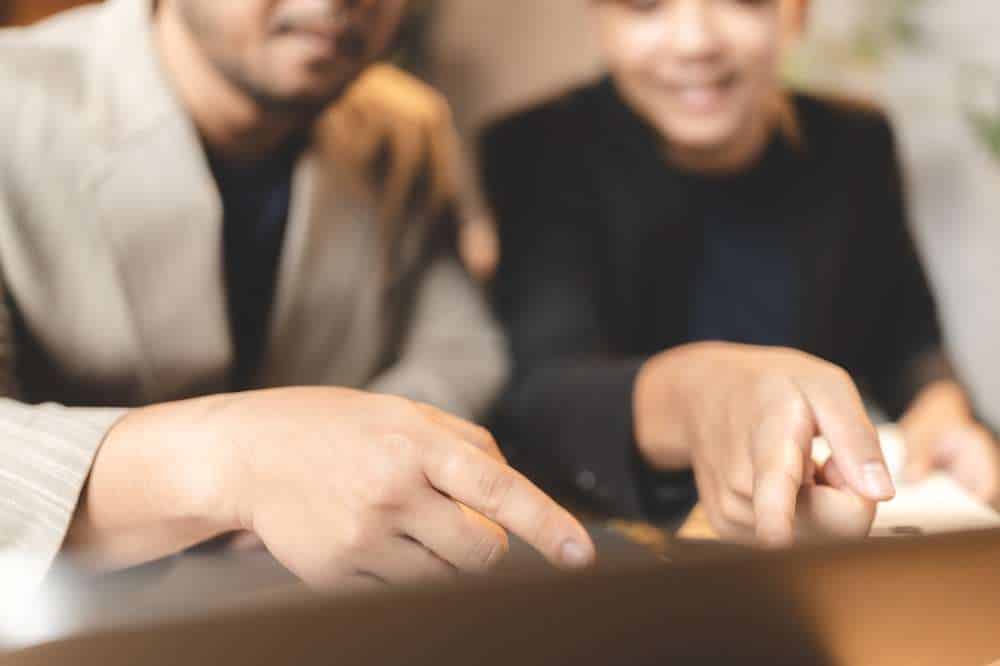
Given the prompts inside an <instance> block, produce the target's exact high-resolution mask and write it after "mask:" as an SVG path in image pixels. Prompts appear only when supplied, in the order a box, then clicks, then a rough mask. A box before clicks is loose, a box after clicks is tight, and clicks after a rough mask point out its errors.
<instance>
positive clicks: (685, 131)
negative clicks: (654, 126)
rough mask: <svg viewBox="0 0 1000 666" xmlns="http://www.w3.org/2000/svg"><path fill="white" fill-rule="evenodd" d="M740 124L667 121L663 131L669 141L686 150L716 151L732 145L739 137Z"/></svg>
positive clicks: (662, 127) (662, 128) (662, 126)
mask: <svg viewBox="0 0 1000 666" xmlns="http://www.w3.org/2000/svg"><path fill="white" fill-rule="evenodd" d="M737 127H738V125H735V124H734V123H730V122H723V123H712V122H703V123H684V124H683V125H680V124H678V123H665V124H663V125H661V131H663V132H664V136H665V137H666V139H667V142H668V143H670V144H672V145H675V146H678V147H680V148H683V149H685V150H691V151H698V152H714V151H718V150H721V149H724V148H725V147H726V146H728V145H731V144H732V143H734V142H735V141H736V139H737V138H738V137H739V130H738V129H737Z"/></svg>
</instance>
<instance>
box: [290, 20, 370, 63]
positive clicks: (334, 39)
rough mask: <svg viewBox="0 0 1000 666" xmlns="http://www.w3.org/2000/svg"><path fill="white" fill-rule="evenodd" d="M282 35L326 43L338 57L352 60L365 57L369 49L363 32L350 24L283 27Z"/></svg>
mask: <svg viewBox="0 0 1000 666" xmlns="http://www.w3.org/2000/svg"><path fill="white" fill-rule="evenodd" d="M281 34H284V35H298V36H300V37H308V38H311V39H314V40H317V41H320V42H324V43H326V44H328V45H329V47H330V49H331V50H332V51H334V52H336V54H337V55H339V56H341V57H345V58H350V59H352V60H356V59H359V58H361V57H363V56H364V55H365V53H366V52H367V47H368V41H367V39H366V37H365V34H364V33H363V31H362V30H361V29H360V28H359V27H357V26H353V25H350V24H348V25H345V24H343V23H332V22H331V23H308V24H307V23H303V24H298V25H286V26H283V27H282V30H281Z"/></svg>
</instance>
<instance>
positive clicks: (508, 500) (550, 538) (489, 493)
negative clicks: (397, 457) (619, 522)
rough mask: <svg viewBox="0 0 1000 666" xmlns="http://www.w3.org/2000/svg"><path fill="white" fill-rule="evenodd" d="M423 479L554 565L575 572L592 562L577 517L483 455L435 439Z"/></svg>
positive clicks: (589, 546) (590, 545) (588, 543)
mask: <svg viewBox="0 0 1000 666" xmlns="http://www.w3.org/2000/svg"><path fill="white" fill-rule="evenodd" d="M424 474H425V475H426V476H427V479H428V481H430V483H431V485H432V486H434V487H435V488H436V489H437V490H438V491H440V492H442V493H444V494H445V495H448V496H449V497H451V498H452V499H454V500H457V501H458V502H461V503H462V504H464V505H466V506H467V507H469V508H470V509H472V510H474V511H476V512H478V513H481V514H482V515H483V516H485V517H486V518H489V519H490V520H492V521H494V522H495V523H497V524H499V525H500V526H501V527H503V528H505V529H507V530H510V531H511V532H513V533H514V534H516V535H517V536H519V537H521V538H522V539H524V540H525V541H526V542H527V543H528V544H529V545H531V546H532V547H534V548H535V549H536V550H538V552H540V553H541V554H542V555H544V556H545V557H546V559H548V560H549V561H550V562H552V563H553V564H555V565H557V566H561V567H566V568H579V567H583V566H587V565H589V564H592V563H593V561H594V559H595V549H594V544H593V542H592V541H591V539H590V535H588V534H587V531H586V530H585V529H584V528H583V526H582V525H580V523H579V522H578V521H577V520H576V518H574V517H573V516H572V515H570V513H569V512H568V511H566V509H564V508H562V507H561V506H559V505H558V504H556V502H555V501H554V500H552V499H551V498H550V497H549V496H548V495H546V494H545V493H543V492H542V491H541V490H539V489H538V488H537V487H536V486H535V485H534V484H533V483H531V482H530V481H529V480H528V479H526V478H525V477H524V476H523V475H521V474H520V473H519V472H517V471H516V470H514V469H513V468H512V467H510V466H508V465H507V464H506V463H504V462H501V461H498V460H496V459H495V458H493V457H491V456H490V455H489V454H487V453H485V452H484V451H482V450H480V449H478V448H476V447H474V446H456V445H454V444H453V443H449V442H447V441H445V440H436V441H435V443H433V444H432V445H431V448H430V451H429V455H428V456H427V457H426V458H425V461H424Z"/></svg>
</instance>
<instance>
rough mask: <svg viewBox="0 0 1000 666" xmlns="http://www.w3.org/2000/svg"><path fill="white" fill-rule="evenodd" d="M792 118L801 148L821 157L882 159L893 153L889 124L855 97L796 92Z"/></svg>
mask: <svg viewBox="0 0 1000 666" xmlns="http://www.w3.org/2000/svg"><path fill="white" fill-rule="evenodd" d="M794 105H795V111H796V116H797V119H798V122H799V126H800V131H801V134H802V139H803V141H804V142H805V148H806V150H809V151H816V152H818V153H820V155H821V156H822V157H824V158H836V157H838V156H842V157H845V158H851V159H854V160H871V159H874V158H879V159H882V160H884V159H885V158H886V157H888V156H892V155H893V154H894V151H895V139H894V135H893V130H892V125H891V122H890V120H889V117H888V116H887V115H886V113H885V112H884V111H883V110H882V109H881V108H880V107H879V106H878V105H876V104H874V103H873V102H870V101H868V100H865V99H863V98H858V97H848V96H842V95H816V94H806V93H797V94H795V96H794Z"/></svg>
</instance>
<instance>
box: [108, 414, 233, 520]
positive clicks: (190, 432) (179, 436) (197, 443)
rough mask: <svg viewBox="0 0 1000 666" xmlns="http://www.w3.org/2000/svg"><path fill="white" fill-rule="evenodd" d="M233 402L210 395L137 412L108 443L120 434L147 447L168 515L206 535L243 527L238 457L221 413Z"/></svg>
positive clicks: (153, 485) (155, 486)
mask: <svg viewBox="0 0 1000 666" xmlns="http://www.w3.org/2000/svg"><path fill="white" fill-rule="evenodd" d="M231 400H232V398H231V397H230V396H224V395H223V396H212V397H208V398H200V399H195V400H188V401H183V402H176V403H169V404H164V405H157V406H154V407H149V408H144V409H141V410H137V411H135V412H133V413H131V414H129V415H127V416H126V417H125V418H124V419H122V420H121V421H120V422H119V423H118V425H116V426H115V428H113V429H112V431H111V432H109V434H108V442H106V445H107V444H109V443H110V444H111V445H114V441H113V440H114V439H115V438H120V439H121V440H122V441H123V442H128V443H129V445H130V446H133V447H142V448H144V449H146V454H145V458H146V460H147V461H148V464H149V468H150V470H151V471H150V474H149V475H147V476H148V477H149V478H150V479H151V480H152V481H151V483H150V490H151V492H155V500H156V503H157V506H159V507H161V509H162V512H163V513H164V516H163V517H164V519H165V520H166V521H168V522H175V523H178V524H185V525H188V526H189V529H191V530H195V531H198V532H204V538H206V539H207V538H211V537H213V536H216V535H218V534H222V533H225V532H229V531H233V530H236V529H239V526H240V525H239V519H238V514H237V512H236V511H235V508H234V506H233V502H232V494H231V490H230V488H231V486H232V485H233V476H234V472H235V470H234V465H233V461H234V460H235V459H236V456H235V455H234V452H233V450H232V445H231V440H230V439H229V438H227V437H226V436H225V435H226V433H225V429H224V428H223V427H221V422H220V421H221V419H220V418H219V416H218V415H219V414H221V413H222V412H223V411H224V409H225V408H226V406H227V405H228V404H229V402H230V401H231ZM154 466H155V467H154Z"/></svg>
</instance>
